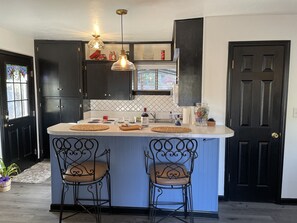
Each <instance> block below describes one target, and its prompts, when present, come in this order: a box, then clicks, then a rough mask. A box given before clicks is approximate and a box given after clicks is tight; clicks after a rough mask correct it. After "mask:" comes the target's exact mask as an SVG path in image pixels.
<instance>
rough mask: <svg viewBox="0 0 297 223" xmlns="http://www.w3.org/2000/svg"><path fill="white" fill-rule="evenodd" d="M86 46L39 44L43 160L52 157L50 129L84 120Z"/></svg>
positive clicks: (38, 68)
mask: <svg viewBox="0 0 297 223" xmlns="http://www.w3.org/2000/svg"><path fill="white" fill-rule="evenodd" d="M82 46H83V43H82V42H81V41H58V40H36V41H35V65H36V71H37V72H36V73H37V75H36V77H37V89H38V104H39V109H38V110H39V114H40V115H39V117H38V118H39V120H38V125H39V129H40V131H39V134H40V135H39V136H40V137H39V139H40V145H41V146H40V151H41V157H42V158H49V155H50V154H49V142H48V134H47V128H48V127H49V126H52V125H55V124H58V123H60V122H77V121H78V120H80V119H82V117H83V108H82V107H83V106H82V103H83V94H82V61H83V54H82V51H83V50H82V49H83V48H82Z"/></svg>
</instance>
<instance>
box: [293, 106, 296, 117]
mask: <svg viewBox="0 0 297 223" xmlns="http://www.w3.org/2000/svg"><path fill="white" fill-rule="evenodd" d="M293 118H297V108H293Z"/></svg>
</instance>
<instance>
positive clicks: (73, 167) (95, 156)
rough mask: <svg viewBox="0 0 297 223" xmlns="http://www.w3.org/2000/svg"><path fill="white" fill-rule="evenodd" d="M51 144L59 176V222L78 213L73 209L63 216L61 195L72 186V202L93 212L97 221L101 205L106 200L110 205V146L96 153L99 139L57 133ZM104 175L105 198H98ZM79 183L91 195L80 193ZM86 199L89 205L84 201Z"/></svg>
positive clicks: (99, 219) (63, 199) (63, 195)
mask: <svg viewBox="0 0 297 223" xmlns="http://www.w3.org/2000/svg"><path fill="white" fill-rule="evenodd" d="M52 145H53V148H54V151H55V155H56V158H57V161H58V164H59V169H60V174H61V179H62V193H61V202H60V203H61V206H60V218H59V222H60V223H61V222H62V220H64V219H66V218H69V217H72V216H74V215H76V214H78V213H80V212H75V213H73V214H71V215H69V216H67V217H64V218H63V209H64V201H65V195H66V193H67V192H68V190H69V188H70V187H72V189H73V193H72V195H73V203H74V205H75V206H76V207H80V209H82V210H83V211H85V212H87V213H89V214H92V213H93V212H94V213H95V219H96V223H99V222H100V221H101V206H102V205H104V204H108V205H109V207H111V189H110V188H111V185H110V183H111V182H110V174H109V169H110V150H109V149H105V150H104V151H103V152H102V153H99V142H98V141H97V140H96V139H92V138H91V139H88V138H74V137H68V138H63V137H58V138H54V139H53V140H52ZM104 178H105V179H106V183H107V194H108V198H107V199H101V190H102V185H103V182H102V181H103V179H104ZM82 187H84V188H85V191H87V192H89V193H90V194H91V198H82V197H80V194H79V191H80V189H81V188H82ZM90 201H91V202H92V203H93V205H86V204H87V203H88V202H90ZM90 206H91V207H90Z"/></svg>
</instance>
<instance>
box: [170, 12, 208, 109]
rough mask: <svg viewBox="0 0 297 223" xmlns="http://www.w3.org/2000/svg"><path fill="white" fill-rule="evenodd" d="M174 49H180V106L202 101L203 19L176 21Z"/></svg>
mask: <svg viewBox="0 0 297 223" xmlns="http://www.w3.org/2000/svg"><path fill="white" fill-rule="evenodd" d="M174 47H175V48H176V49H179V59H178V69H177V76H178V105H180V106H193V105H194V104H195V103H196V102H200V101H201V86H202V47H203V18H197V19H186V20H176V21H175V23H174Z"/></svg>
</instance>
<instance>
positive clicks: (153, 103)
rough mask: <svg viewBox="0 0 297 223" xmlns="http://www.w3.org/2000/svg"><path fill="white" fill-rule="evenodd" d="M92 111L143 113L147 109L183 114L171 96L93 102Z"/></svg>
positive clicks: (140, 96)
mask: <svg viewBox="0 0 297 223" xmlns="http://www.w3.org/2000/svg"><path fill="white" fill-rule="evenodd" d="M90 104H91V110H92V111H123V112H141V111H143V108H144V107H146V108H147V109H148V111H155V112H166V111H172V112H181V111H182V108H181V107H179V106H178V105H177V104H175V103H174V102H173V98H172V96H171V95H169V96H168V95H136V96H135V98H134V100H91V102H90Z"/></svg>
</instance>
